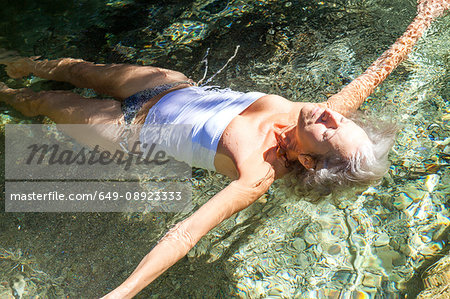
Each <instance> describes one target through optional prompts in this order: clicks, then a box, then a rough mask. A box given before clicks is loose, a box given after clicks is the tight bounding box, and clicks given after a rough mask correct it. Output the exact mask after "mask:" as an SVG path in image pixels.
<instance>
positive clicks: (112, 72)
mask: <svg viewBox="0 0 450 299" xmlns="http://www.w3.org/2000/svg"><path fill="white" fill-rule="evenodd" d="M0 63H3V64H6V66H7V68H6V71H7V72H8V75H9V76H10V77H12V78H20V77H23V76H27V75H29V74H31V73H33V74H34V75H36V76H38V77H41V78H44V79H49V80H55V81H64V82H69V83H71V84H73V85H75V86H77V87H80V88H92V89H94V90H95V91H96V92H98V93H101V94H107V95H111V96H113V97H115V98H117V99H125V98H127V97H129V96H131V95H133V94H135V93H137V92H139V91H141V90H144V89H147V88H152V87H155V86H157V85H161V84H167V83H173V82H179V81H191V82H192V80H189V78H187V77H186V76H185V75H183V74H182V73H180V72H176V71H171V70H167V69H163V68H158V67H152V66H137V65H130V64H110V65H106V64H94V63H92V62H87V61H84V60H82V59H72V58H61V59H57V60H42V61H35V60H33V59H31V58H19V59H15V60H12V61H0Z"/></svg>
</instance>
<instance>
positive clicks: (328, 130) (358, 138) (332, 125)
mask: <svg viewBox="0 0 450 299" xmlns="http://www.w3.org/2000/svg"><path fill="white" fill-rule="evenodd" d="M296 138H298V140H297V142H298V144H299V146H300V150H301V152H302V153H303V154H309V155H327V154H338V155H340V156H341V157H350V156H352V155H353V153H354V152H356V151H357V150H358V148H359V147H360V146H362V145H364V144H367V143H370V140H369V137H368V136H367V134H366V132H364V130H363V129H362V128H361V127H359V126H358V125H357V124H355V123H354V122H353V121H351V120H349V119H347V118H345V117H344V116H343V115H341V114H339V113H337V112H335V111H333V110H330V109H328V108H324V107H322V106H320V105H318V104H313V103H308V104H305V105H304V106H303V107H302V109H301V110H300V114H299V119H298V125H297V136H296Z"/></svg>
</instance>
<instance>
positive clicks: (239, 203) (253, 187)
mask: <svg viewBox="0 0 450 299" xmlns="http://www.w3.org/2000/svg"><path fill="white" fill-rule="evenodd" d="M259 171H260V172H259V173H266V175H265V176H262V177H261V179H259V180H251V179H250V180H248V179H247V180H246V179H245V178H240V179H239V180H236V181H233V182H232V183H231V184H229V185H228V186H227V187H226V188H225V189H223V190H222V191H220V192H219V193H217V194H216V195H215V196H214V197H212V198H211V199H210V200H209V201H208V202H207V203H205V204H204V205H203V206H202V207H200V208H199V209H198V210H197V211H196V212H195V213H194V214H192V215H191V216H190V217H189V218H187V219H185V220H183V221H182V222H180V223H178V224H177V225H176V226H175V227H173V228H172V229H171V230H169V232H168V233H167V234H166V235H165V236H164V237H163V238H162V239H161V240H160V241H159V242H158V244H157V245H156V246H155V247H154V248H153V249H152V250H151V251H150V252H149V253H148V254H147V255H146V256H145V257H144V258H143V259H142V261H141V262H140V263H139V265H138V266H137V268H136V269H135V270H134V272H133V273H132V274H131V275H130V277H128V279H127V280H125V281H124V282H123V283H122V284H121V285H120V286H119V287H117V288H116V289H115V290H113V291H112V292H111V293H109V294H107V295H106V296H105V297H103V298H108V299H111V298H120V299H123V298H132V297H133V296H134V295H136V294H137V293H138V292H140V291H141V290H142V289H143V288H145V287H146V286H147V285H148V284H149V283H151V282H152V281H153V280H155V279H156V278H157V277H158V276H160V275H161V274H162V273H163V272H164V271H166V270H167V269H168V268H169V267H171V266H172V265H173V264H175V263H176V262H177V261H178V260H180V259H181V258H182V257H184V256H185V255H186V254H187V253H188V251H189V250H190V249H191V248H192V247H194V245H195V244H196V243H197V242H198V241H199V240H200V238H201V237H202V236H204V235H205V234H206V233H208V232H209V231H210V230H211V229H212V228H214V227H215V226H216V225H218V224H219V223H221V222H222V221H223V220H224V219H227V218H228V217H230V216H231V215H233V214H234V213H236V212H238V211H240V210H242V209H244V208H246V207H248V206H249V205H250V204H251V203H253V202H254V201H255V200H257V199H258V198H259V197H260V196H261V195H263V194H264V193H265V192H266V191H267V189H268V188H269V187H270V185H271V184H272V182H273V181H274V171H273V169H272V168H271V166H269V165H268V164H265V165H263V168H260V169H259ZM263 171H264V172H263Z"/></svg>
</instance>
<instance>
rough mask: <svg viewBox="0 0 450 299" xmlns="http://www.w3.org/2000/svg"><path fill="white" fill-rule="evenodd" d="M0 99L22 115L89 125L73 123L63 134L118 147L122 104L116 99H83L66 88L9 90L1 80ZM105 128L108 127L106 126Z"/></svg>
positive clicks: (94, 143) (63, 122)
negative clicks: (39, 90)
mask: <svg viewBox="0 0 450 299" xmlns="http://www.w3.org/2000/svg"><path fill="white" fill-rule="evenodd" d="M0 101H3V102H5V103H7V104H9V105H11V106H13V107H14V108H15V109H17V110H18V111H20V112H21V113H22V114H24V115H25V116H37V115H46V116H48V117H49V118H50V119H51V120H53V121H54V122H55V123H57V124H88V125H95V126H83V127H81V126H76V127H75V126H72V127H68V129H64V131H66V133H68V134H69V135H71V136H72V137H74V138H75V139H77V140H78V141H80V142H81V143H83V144H87V145H97V144H98V145H100V146H101V147H103V148H105V149H108V150H116V149H119V146H118V144H117V141H118V139H119V136H120V134H121V130H123V126H104V127H102V126H100V125H102V124H105V125H120V124H123V114H122V110H121V104H120V102H118V101H115V100H101V99H86V98H83V97H81V96H79V95H77V94H75V93H72V92H67V91H42V92H33V91H31V90H30V89H26V88H23V89H11V88H8V87H7V86H6V85H5V84H3V83H2V82H0ZM105 128H107V129H105Z"/></svg>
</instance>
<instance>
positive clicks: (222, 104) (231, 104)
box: [124, 86, 265, 170]
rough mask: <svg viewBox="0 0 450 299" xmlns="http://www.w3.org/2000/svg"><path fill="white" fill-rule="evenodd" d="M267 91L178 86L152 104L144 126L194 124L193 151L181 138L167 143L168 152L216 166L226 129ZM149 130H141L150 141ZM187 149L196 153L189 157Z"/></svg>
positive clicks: (198, 163)
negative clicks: (245, 91) (244, 91)
mask: <svg viewBox="0 0 450 299" xmlns="http://www.w3.org/2000/svg"><path fill="white" fill-rule="evenodd" d="M141 93H142V92H140V93H138V94H141ZM138 94H136V95H138ZM136 95H134V96H131V97H130V98H128V99H126V100H125V102H124V103H125V104H124V106H127V101H128V102H130V101H131V99H132V98H133V97H136ZM264 95H265V94H264V93H261V92H248V93H242V92H236V91H231V90H229V89H218V88H216V87H211V86H205V87H197V86H192V87H186V88H182V89H178V90H174V91H172V92H170V93H168V94H166V95H164V96H163V97H162V98H161V99H160V100H159V101H158V102H157V103H156V104H155V105H154V106H153V107H152V108H150V110H149V112H148V115H147V117H146V119H145V123H144V126H145V124H155V125H161V124H172V125H192V130H191V138H192V139H191V140H192V152H191V151H186V145H185V143H183V142H182V140H178V141H171V142H170V143H171V144H166V146H167V147H168V150H167V151H168V154H169V155H171V156H173V157H174V158H175V159H177V160H180V161H184V162H186V163H189V164H190V165H191V166H195V167H199V168H205V169H208V170H215V167H214V158H215V155H216V151H217V146H218V144H219V140H220V137H221V136H222V134H223V131H224V130H225V128H226V127H227V126H228V124H229V123H230V122H231V121H232V120H233V119H234V118H235V117H236V116H237V115H239V114H240V113H241V112H242V111H244V110H245V109H246V108H247V107H248V106H250V105H251V104H252V103H254V102H255V101H256V100H257V99H259V98H261V97H262V96H264ZM147 100H150V98H147ZM140 106H142V105H140ZM128 107H129V106H128ZM124 115H125V110H124ZM125 117H127V115H125ZM149 134H151V131H147V130H141V134H140V141H141V142H142V143H148V140H149V139H151V136H150V135H149ZM186 152H190V153H191V154H192V155H191V156H189V157H187V156H186ZM144 153H145V150H144ZM188 160H191V161H188Z"/></svg>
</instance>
